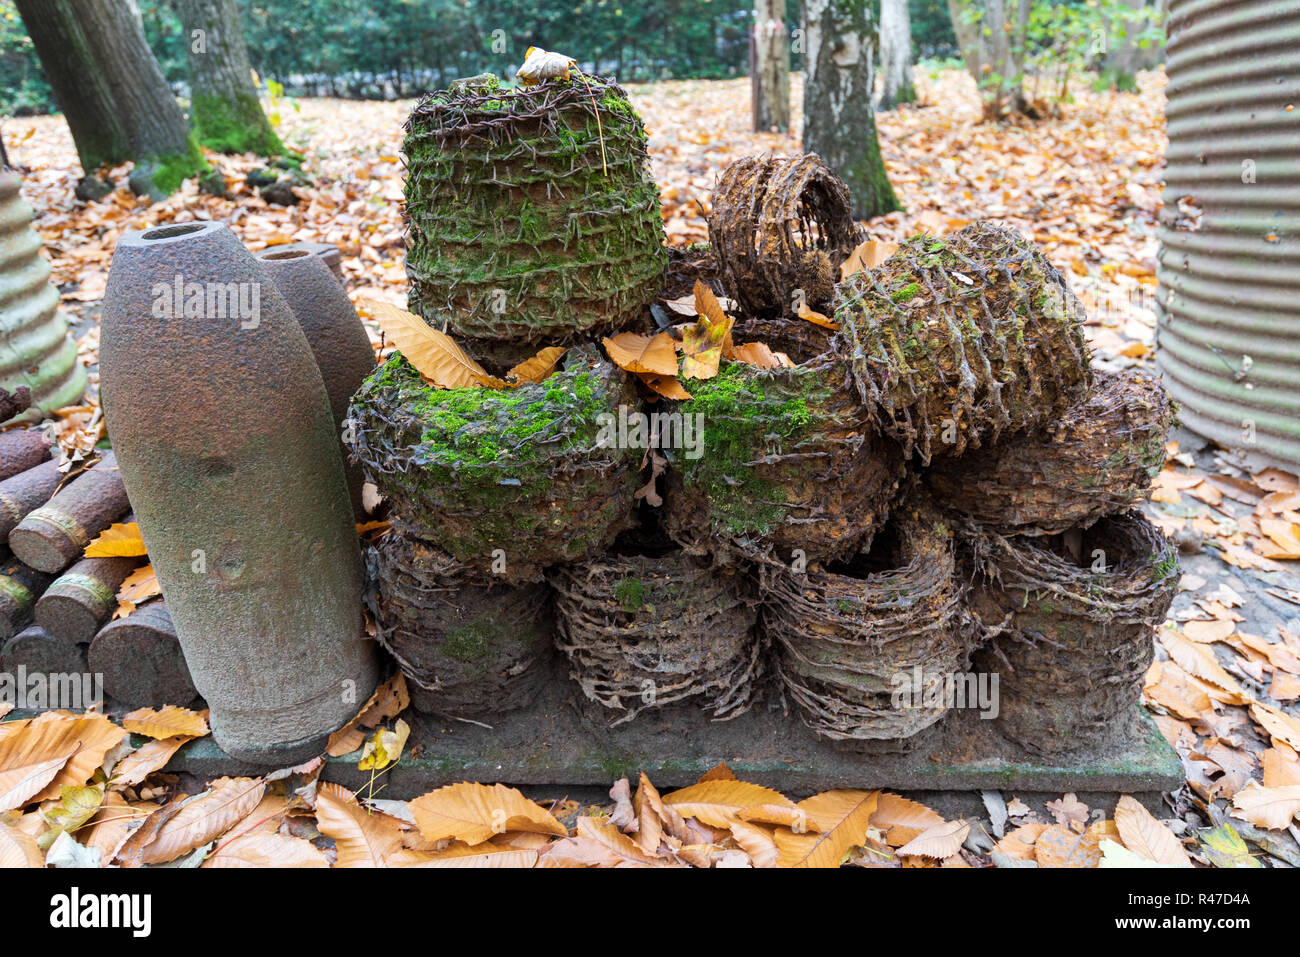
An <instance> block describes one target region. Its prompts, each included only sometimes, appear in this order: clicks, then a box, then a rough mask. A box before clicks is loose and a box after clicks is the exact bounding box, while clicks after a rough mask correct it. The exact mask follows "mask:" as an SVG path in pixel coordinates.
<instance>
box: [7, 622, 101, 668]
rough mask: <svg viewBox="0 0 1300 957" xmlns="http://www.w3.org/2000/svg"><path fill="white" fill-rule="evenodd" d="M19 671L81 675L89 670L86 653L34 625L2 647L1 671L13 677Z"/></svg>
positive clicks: (75, 645)
mask: <svg viewBox="0 0 1300 957" xmlns="http://www.w3.org/2000/svg"><path fill="white" fill-rule="evenodd" d="M19 668H23V669H25V670H26V672H27V674H29V675H79V674H82V673H83V672H85V671H86V670H87V669H86V650H85V649H84V648H82V647H81V646H80V645H78V644H76V643H75V642H71V641H64V640H63V639H62V638H56V637H55V636H54V635H48V634H46V633H45V631H44V630H43V629H42V628H41V626H40V625H32V626H31V627H30V628H25V629H23V630H22V631H20V632H19V633H18V634H16V635H14V636H13V637H12V638H10V639H9V640H8V641H6V642H5V643H4V646H3V647H0V670H3V671H5V672H8V673H9V674H13V673H15V672H16V671H17V670H18V669H19Z"/></svg>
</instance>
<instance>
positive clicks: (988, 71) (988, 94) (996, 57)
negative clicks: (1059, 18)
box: [948, 0, 1031, 120]
mask: <svg viewBox="0 0 1300 957" xmlns="http://www.w3.org/2000/svg"><path fill="white" fill-rule="evenodd" d="M1030 6H1031V0H948V15H949V16H950V17H951V18H952V28H953V32H954V34H956V36H957V43H958V45H959V46H960V47H961V51H962V59H963V60H965V62H966V69H967V71H968V72H969V73H970V74H971V76H972V77H974V78H975V85H976V86H977V87H978V88H979V91H980V98H981V100H982V101H983V108H984V118H985V119H988V120H998V119H1003V118H1004V117H1006V116H1007V115H1008V114H1011V113H1027V112H1028V111H1029V104H1028V101H1027V100H1026V99H1025V92H1024V73H1025V28H1026V26H1027V25H1028V23H1029V10H1030Z"/></svg>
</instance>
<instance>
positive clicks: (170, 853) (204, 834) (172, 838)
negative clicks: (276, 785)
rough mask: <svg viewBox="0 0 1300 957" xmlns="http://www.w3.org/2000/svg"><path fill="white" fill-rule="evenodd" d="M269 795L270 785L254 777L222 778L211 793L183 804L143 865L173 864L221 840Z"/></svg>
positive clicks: (146, 853)
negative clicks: (205, 845) (178, 859)
mask: <svg viewBox="0 0 1300 957" xmlns="http://www.w3.org/2000/svg"><path fill="white" fill-rule="evenodd" d="M265 792H266V782H265V781H262V780H258V779H253V778H219V779H217V780H216V781H213V782H211V784H210V786H209V789H208V790H207V791H203V792H202V793H200V794H196V795H194V796H193V797H189V798H184V799H182V800H181V801H180V802H179V804H180V808H179V810H177V811H176V813H175V815H174V816H172V817H171V818H170V819H169V820H167V822H166V823H165V824H163V825H162V827H160V828H159V829H158V832H157V834H156V835H155V837H154V838H153V840H151V841H150V842H149V843H148V844H147V845H146V846H145V847H144V849H143V851H142V852H141V854H140V862H141V863H143V864H163V863H166V862H167V861H173V860H175V859H176V858H178V857H180V856H181V855H182V854H188V853H189V852H190V851H192V850H194V849H195V848H196V847H202V846H203V845H204V844H207V843H208V842H209V841H211V840H213V839H214V838H217V837H220V836H221V835H222V834H225V833H226V831H228V830H230V829H231V828H232V827H234V825H236V824H238V823H239V822H240V821H242V820H243V819H244V818H246V817H247V816H248V814H249V812H251V811H252V810H253V808H255V807H257V805H258V803H259V802H260V801H261V800H262V795H263V794H264V793H265ZM164 810H165V809H164Z"/></svg>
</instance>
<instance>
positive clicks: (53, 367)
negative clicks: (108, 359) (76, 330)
mask: <svg viewBox="0 0 1300 957" xmlns="http://www.w3.org/2000/svg"><path fill="white" fill-rule="evenodd" d="M21 182H22V181H21V180H20V179H19V178H18V176H17V174H15V173H11V172H8V171H4V170H0V388H3V389H7V390H8V391H10V392H12V391H13V390H15V389H17V388H18V387H20V386H27V387H28V388H29V389H31V393H32V406H31V409H30V410H29V412H28V413H25V415H26V416H27V417H28V418H31V419H39V418H41V415H42V414H43V413H44V412H47V411H49V410H51V409H57V408H60V407H62V406H65V405H72V404H73V403H75V402H76V401H77V400H78V399H80V398H81V394H82V393H83V392H85V390H86V368H85V366H83V365H82V364H81V363H80V362H78V361H77V344H76V343H75V342H73V341H72V338H71V337H70V336H69V335H68V322H67V320H66V319H64V318H63V314H62V313H60V312H59V290H58V289H56V288H55V287H54V286H53V285H52V284H51V283H50V264H49V263H48V262H46V261H45V259H44V258H43V257H42V256H41V238H40V236H38V235H37V234H36V231H35V230H33V229H32V227H31V222H32V208H31V207H30V206H28V205H27V204H26V203H25V202H23V199H22V196H21V195H19V190H18V187H19V185H20V183H21Z"/></svg>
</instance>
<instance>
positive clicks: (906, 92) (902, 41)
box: [880, 0, 916, 110]
mask: <svg viewBox="0 0 1300 957" xmlns="http://www.w3.org/2000/svg"><path fill="white" fill-rule="evenodd" d="M880 68H881V70H883V71H884V74H885V88H884V92H883V93H882V94H881V97H880V109H882V110H892V109H893V108H894V107H896V106H898V104H900V103H911V102H912V101H914V100H915V99H916V90H915V89H913V88H912V23H911V19H910V18H909V16H908V12H907V0H881V2H880Z"/></svg>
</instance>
